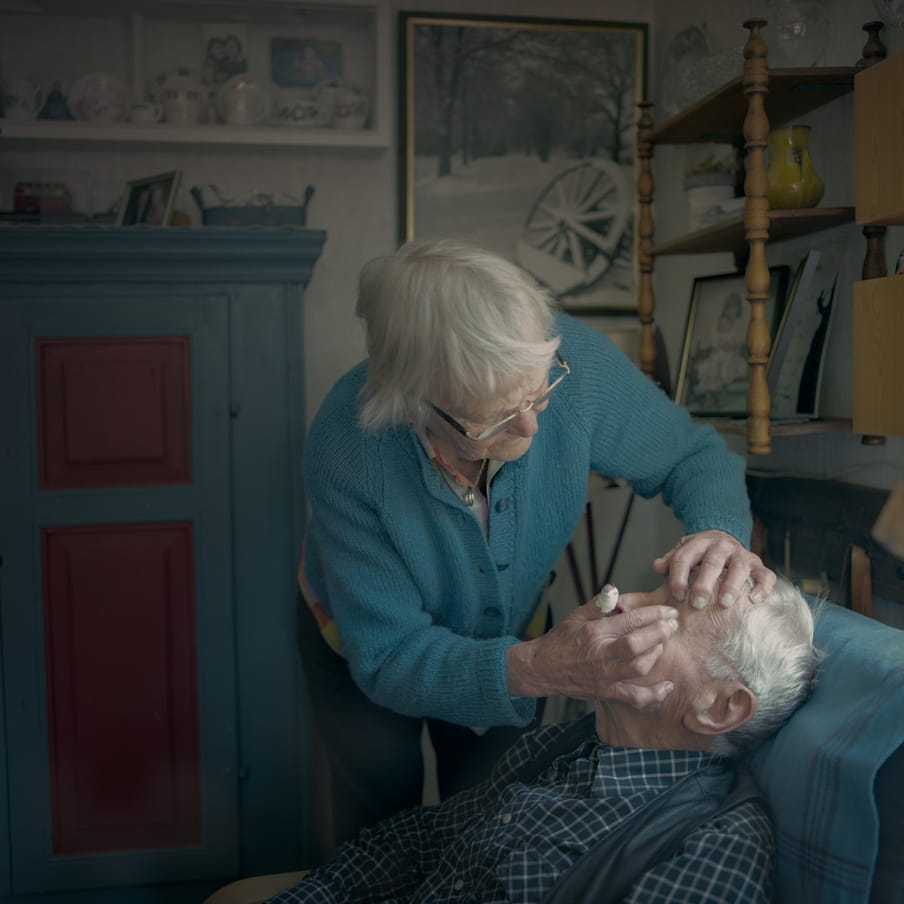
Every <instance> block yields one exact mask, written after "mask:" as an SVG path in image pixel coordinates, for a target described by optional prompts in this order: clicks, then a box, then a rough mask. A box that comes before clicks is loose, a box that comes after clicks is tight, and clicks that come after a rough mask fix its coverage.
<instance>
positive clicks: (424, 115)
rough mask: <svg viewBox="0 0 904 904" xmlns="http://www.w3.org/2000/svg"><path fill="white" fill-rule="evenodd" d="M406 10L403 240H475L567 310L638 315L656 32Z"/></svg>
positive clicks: (632, 26) (624, 25) (619, 25)
mask: <svg viewBox="0 0 904 904" xmlns="http://www.w3.org/2000/svg"><path fill="white" fill-rule="evenodd" d="M399 15H400V31H401V33H400V49H401V54H400V59H401V67H402V71H401V74H400V75H401V78H400V85H401V89H402V104H401V111H402V113H401V116H400V128H401V136H400V143H399V147H400V154H401V160H400V169H401V172H400V180H399V181H400V185H401V196H400V212H399V214H400V215H399V221H400V233H401V235H400V238H401V240H402V241H407V240H410V239H413V238H428V237H433V238H436V237H446V236H453V237H458V238H464V239H468V240H470V241H472V242H474V243H475V244H478V245H481V246H483V247H485V248H488V249H490V250H492V251H495V252H497V253H498V254H501V255H502V256H504V257H506V258H508V259H509V260H513V261H515V262H516V263H518V264H520V265H521V266H522V267H524V269H526V270H527V271H529V272H530V273H531V274H532V275H533V276H534V277H535V278H537V279H538V280H539V281H540V282H541V283H543V284H544V285H545V286H546V287H547V288H548V289H549V290H550V291H551V292H552V293H553V294H554V295H555V296H556V297H557V298H558V300H559V301H560V302H561V303H562V304H563V305H567V306H568V307H569V308H572V309H573V308H577V307H587V308H605V309H606V310H610V311H618V310H622V311H630V310H636V300H635V291H634V287H635V284H636V282H637V274H636V266H637V255H636V232H635V227H634V223H635V219H636V217H635V206H636V202H635V190H634V184H635V164H634V158H635V150H634V148H635V127H636V120H637V104H638V102H639V101H640V100H641V99H642V98H643V96H644V93H645V77H646V76H645V72H646V68H645V67H646V63H645V60H646V48H647V26H646V25H645V24H641V23H631V22H583V21H571V20H560V19H531V18H508V17H497V16H457V15H445V14H433V13H411V12H403V13H400V14H399Z"/></svg>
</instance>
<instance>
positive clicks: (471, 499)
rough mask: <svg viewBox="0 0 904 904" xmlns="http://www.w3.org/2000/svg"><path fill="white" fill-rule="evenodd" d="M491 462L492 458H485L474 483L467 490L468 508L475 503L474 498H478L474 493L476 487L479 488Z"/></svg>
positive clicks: (466, 501) (466, 500) (466, 503)
mask: <svg viewBox="0 0 904 904" xmlns="http://www.w3.org/2000/svg"><path fill="white" fill-rule="evenodd" d="M489 463H490V460H489V459H488V458H485V459H484V460H483V462H482V463H481V465H480V470H479V471H478V472H477V477H476V478H475V479H474V481H473V483H472V485H471V486H469V487H468V488H467V489H466V490H465V500H464V501H465V505H466V506H467V507H468V508H470V507H471V506H472V505H474V500H475V498H476V497H475V495H474V487H478V488H479V486H480V483H481V482H482V481H483V477H484V475H485V474H486V472H487V465H488V464H489Z"/></svg>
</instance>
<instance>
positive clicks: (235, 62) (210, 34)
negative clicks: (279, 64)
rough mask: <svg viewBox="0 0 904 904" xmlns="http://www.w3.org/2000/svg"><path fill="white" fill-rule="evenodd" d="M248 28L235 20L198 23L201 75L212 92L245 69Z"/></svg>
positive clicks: (246, 65) (246, 64)
mask: <svg viewBox="0 0 904 904" xmlns="http://www.w3.org/2000/svg"><path fill="white" fill-rule="evenodd" d="M247 52H248V31H247V28H246V27H245V26H244V25H242V24H241V23H239V22H225V23H214V22H205V23H204V24H203V25H202V26H201V78H202V80H203V82H204V84H205V85H206V86H207V88H208V89H209V90H210V92H211V94H214V93H215V92H216V91H217V90H218V89H219V88H221V87H222V86H223V85H224V84H225V83H226V82H228V81H229V79H231V78H232V77H233V76H234V75H242V74H243V73H245V72H247V71H248V59H247V56H246V54H247Z"/></svg>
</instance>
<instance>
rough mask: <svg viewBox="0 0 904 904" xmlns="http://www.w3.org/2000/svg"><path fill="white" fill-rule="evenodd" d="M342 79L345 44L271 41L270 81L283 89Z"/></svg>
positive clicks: (313, 39) (290, 38)
mask: <svg viewBox="0 0 904 904" xmlns="http://www.w3.org/2000/svg"><path fill="white" fill-rule="evenodd" d="M341 77H342V43H341V42H340V41H322V40H319V39H317V38H304V37H301V38H294V37H282V38H270V78H272V79H273V82H274V83H275V84H277V85H279V87H280V88H308V87H310V86H312V85H316V84H317V83H318V82H322V81H324V80H328V79H337V78H341Z"/></svg>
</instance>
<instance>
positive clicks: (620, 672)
mask: <svg viewBox="0 0 904 904" xmlns="http://www.w3.org/2000/svg"><path fill="white" fill-rule="evenodd" d="M615 612H616V614H614V615H610V616H608V617H607V616H604V615H603V613H602V612H601V611H600V609H599V608H598V607H597V606H596V605H595V603H594V602H593V600H591V601H590V602H589V603H585V604H584V605H583V606H581V607H580V608H578V609H575V610H574V612H572V613H571V614H570V615H569V616H568V617H567V618H566V619H564V621H561V622H560V623H559V624H558V625H556V626H555V627H554V628H553V629H552V630H551V631H549V632H548V633H546V634H544V635H543V636H542V637H538V638H537V639H536V640H530V641H525V642H524V643H518V644H513V645H512V646H510V647H509V648H508V650H507V652H506V669H507V671H508V688H509V693H510V694H511V695H512V696H513V697H546V696H548V695H550V694H562V695H564V696H566V697H572V698H574V699H577V700H605V699H611V700H622V701H624V702H626V703H629V704H630V705H632V706H635V707H637V708H638V709H640V708H643V707H645V706H650V705H652V704H656V703H661V702H662V701H663V700H664V699H665V698H666V697H667V696H668V694H670V693H671V692H672V689H673V685H672V683H671V682H670V681H660V682H657V683H656V684H652V685H639V684H634V683H633V680H635V679H638V678H643V677H644V676H645V675H647V674H649V672H650V670H651V669H652V668H653V666H654V664H655V663H656V660H657V659H659V657H660V655H661V654H662V649H663V644H664V643H665V642H666V641H667V640H668V639H669V638H670V637H671V636H672V635H673V634H674V633H675V631H676V630H677V628H678V611H677V610H676V609H675V608H674V607H673V606H645V607H643V608H639V609H634V610H632V611H630V612H622V611H620V610H618V609H616V610H615Z"/></svg>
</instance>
